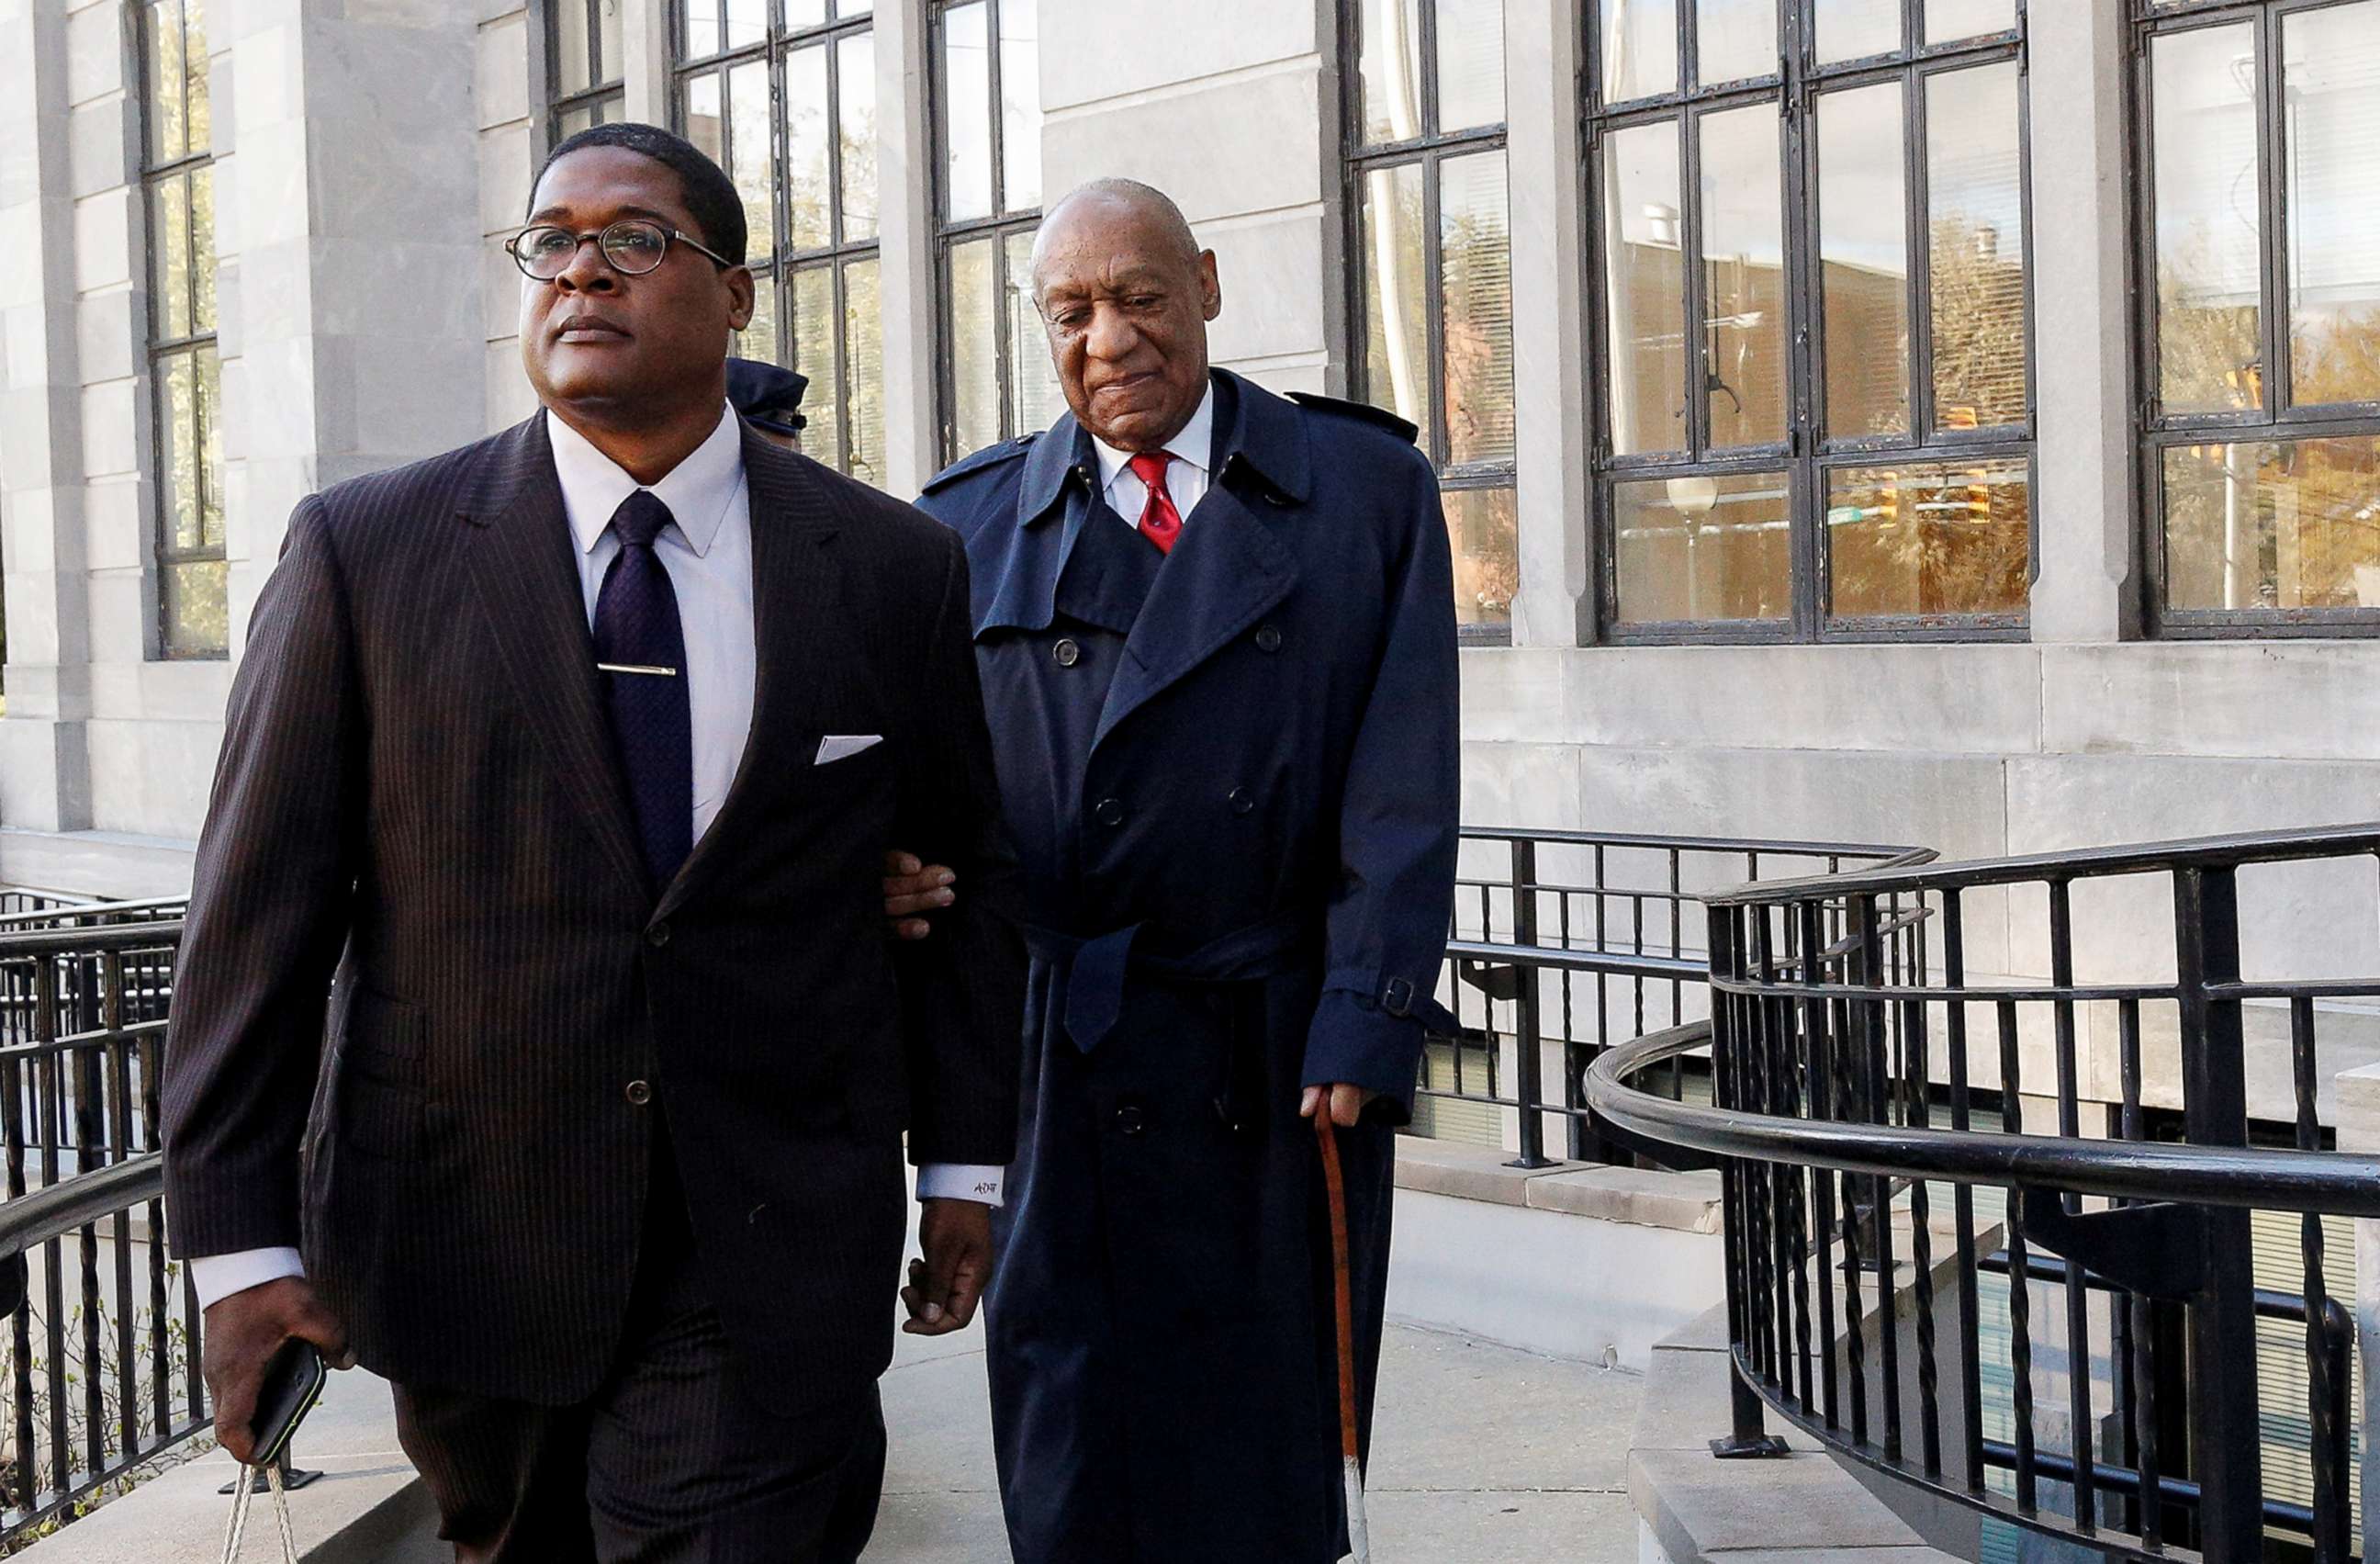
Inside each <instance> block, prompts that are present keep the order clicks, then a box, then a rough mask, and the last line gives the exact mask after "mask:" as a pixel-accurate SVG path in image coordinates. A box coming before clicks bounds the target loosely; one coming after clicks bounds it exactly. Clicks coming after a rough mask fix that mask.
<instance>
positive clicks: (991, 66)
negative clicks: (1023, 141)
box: [983, 0, 1008, 217]
mask: <svg viewBox="0 0 2380 1564" xmlns="http://www.w3.org/2000/svg"><path fill="white" fill-rule="evenodd" d="M983 52H984V117H985V118H987V119H989V120H990V122H991V124H990V131H991V214H992V215H993V216H994V217H1004V216H1006V215H1007V214H1008V149H1007V144H1006V143H1007V123H1006V122H1007V119H1008V116H1007V114H1006V113H1005V112H1004V110H1003V108H1002V103H1003V100H1002V97H1001V93H1002V91H1003V88H1004V85H1005V84H1004V83H1003V82H1002V79H1001V63H1002V62H1001V49H1000V0H983Z"/></svg>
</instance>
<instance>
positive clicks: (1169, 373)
mask: <svg viewBox="0 0 2380 1564" xmlns="http://www.w3.org/2000/svg"><path fill="white" fill-rule="evenodd" d="M1031 278H1032V284H1033V301H1034V303H1035V305H1036V306H1038V308H1039V310H1040V312H1041V319H1042V322H1043V324H1044V325H1045V326H1046V327H1047V328H1048V330H1049V334H1050V360H1051V362H1052V363H1053V364H1054V365H1055V367H1056V369H1057V372H1058V383H1059V385H1061V386H1062V388H1063V389H1064V391H1065V393H1066V405H1067V406H1068V407H1069V408H1072V409H1074V413H1075V419H1076V420H1077V421H1078V422H1081V423H1082V425H1083V427H1084V428H1086V429H1087V430H1089V431H1090V432H1091V433H1092V434H1094V435H1096V436H1097V437H1098V438H1099V439H1101V440H1104V441H1105V442H1107V443H1108V444H1109V445H1111V446H1115V447H1117V448H1118V449H1120V450H1128V451H1143V450H1155V449H1157V448H1158V447H1160V446H1163V445H1164V444H1165V442H1166V441H1168V440H1170V439H1172V437H1173V436H1174V435H1175V434H1179V433H1180V432H1181V430H1182V427H1183V425H1184V424H1185V423H1187V422H1190V418H1191V415H1192V414H1194V413H1196V411H1197V410H1198V403H1199V401H1200V399H1201V398H1203V397H1205V396H1206V394H1207V323H1208V321H1211V320H1213V319H1214V318H1215V317H1216V316H1218V315H1220V314H1221V313H1222V312H1223V289H1222V284H1221V283H1220V281H1219V280H1218V278H1217V275H1216V272H1215V255H1214V252H1213V251H1212V250H1201V249H1199V248H1198V241H1197V239H1196V238H1194V237H1193V236H1192V235H1191V232H1190V225H1189V224H1188V223H1186V222H1184V220H1183V216H1182V212H1181V209H1180V208H1179V207H1177V206H1175V205H1174V204H1173V202H1172V200H1170V199H1169V198H1168V197H1167V196H1166V195H1165V194H1164V192H1162V191H1160V190H1157V189H1151V188H1150V187H1148V186H1147V185H1144V184H1140V183H1138V182H1137V181H1135V180H1131V179H1095V180H1093V181H1091V182H1090V183H1089V184H1087V185H1082V186H1079V187H1077V188H1076V189H1074V190H1072V191H1070V192H1069V193H1068V194H1067V195H1066V196H1064V197H1063V198H1062V199H1061V200H1060V201H1059V202H1058V204H1057V205H1055V206H1053V207H1051V208H1050V213H1049V215H1048V216H1046V217H1044V218H1043V219H1042V222H1041V232H1040V234H1039V235H1038V238H1036V239H1035V240H1034V244H1033V263H1032V272H1031Z"/></svg>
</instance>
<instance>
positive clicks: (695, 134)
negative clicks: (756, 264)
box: [686, 75, 760, 242]
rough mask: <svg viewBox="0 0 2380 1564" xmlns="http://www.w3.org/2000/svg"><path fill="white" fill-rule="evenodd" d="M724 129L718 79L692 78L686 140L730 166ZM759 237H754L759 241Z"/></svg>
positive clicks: (721, 164) (688, 97)
mask: <svg viewBox="0 0 2380 1564" xmlns="http://www.w3.org/2000/svg"><path fill="white" fill-rule="evenodd" d="M723 128H724V127H723V126H722V124H721V121H720V115H719V78H718V77H717V76H715V75H704V76H697V77H692V78H689V79H687V81H686V140H687V141H692V142H693V143H694V144H695V145H696V146H698V147H700V148H701V149H702V151H703V154H704V155H705V156H707V157H709V158H710V161H711V162H713V163H715V164H718V165H720V166H721V167H722V168H724V167H725V166H726V165H727V146H726V142H725V141H724V139H723V137H722V130H723ZM752 238H753V240H754V241H755V242H758V241H759V238H760V236H759V235H758V234H754V235H753V236H752Z"/></svg>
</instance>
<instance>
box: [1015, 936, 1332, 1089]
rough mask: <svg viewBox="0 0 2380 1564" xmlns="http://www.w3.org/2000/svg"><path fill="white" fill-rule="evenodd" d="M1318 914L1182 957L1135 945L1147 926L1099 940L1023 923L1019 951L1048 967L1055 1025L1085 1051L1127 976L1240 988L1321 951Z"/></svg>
mask: <svg viewBox="0 0 2380 1564" xmlns="http://www.w3.org/2000/svg"><path fill="white" fill-rule="evenodd" d="M1322 919H1323V914H1322V912H1321V911H1320V910H1318V909H1316V910H1304V909H1300V910H1294V911H1289V912H1282V913H1280V914H1277V915H1276V916H1273V917H1270V918H1267V919H1266V920H1264V921H1263V922H1262V923H1249V924H1247V925H1245V927H1242V928H1236V929H1233V930H1232V931H1231V932H1230V933H1229V934H1225V935H1217V936H1216V937H1215V938H1213V939H1210V940H1208V942H1207V943H1206V944H1204V945H1202V946H1200V947H1198V948H1196V950H1193V951H1191V952H1189V953H1188V954H1187V955H1183V956H1159V955H1156V954H1153V953H1151V952H1149V951H1147V950H1139V949H1135V941H1136V940H1138V938H1139V937H1140V935H1142V934H1143V933H1144V932H1146V931H1147V928H1148V925H1147V923H1128V924H1126V925H1125V926H1124V927H1123V928H1120V929H1111V930H1110V931H1108V932H1107V933H1106V934H1101V935H1072V934H1065V933H1062V932H1061V931H1060V930H1057V929H1050V928H1042V927H1038V926H1036V925H1033V924H1027V925H1026V930H1025V944H1026V948H1027V949H1028V950H1030V951H1031V952H1032V953H1033V955H1034V957H1035V958H1036V959H1039V960H1043V961H1047V962H1049V963H1050V965H1051V966H1052V967H1055V968H1056V969H1057V970H1058V971H1059V974H1060V982H1061V984H1062V992H1063V994H1064V1001H1063V1002H1064V1006H1065V1008H1064V1010H1063V1012H1062V1016H1061V1022H1062V1025H1063V1026H1064V1027H1065V1029H1066V1035H1067V1036H1068V1037H1070V1038H1072V1039H1074V1043H1075V1047H1077V1048H1079V1049H1081V1050H1082V1051H1083V1052H1084V1053H1086V1054H1087V1053H1089V1052H1090V1051H1091V1050H1092V1049H1094V1048H1096V1047H1098V1046H1099V1045H1100V1044H1101V1043H1102V1042H1104V1041H1106V1039H1107V1035H1108V1033H1109V1032H1112V1031H1114V1030H1115V1024H1116V1021H1117V1020H1118V1018H1120V1017H1121V1016H1122V1015H1123V985H1124V984H1125V982H1126V981H1127V980H1129V979H1131V978H1134V977H1143V978H1156V979H1159V980H1160V981H1163V982H1172V983H1247V982H1250V981H1252V980H1254V979H1257V978H1267V977H1273V976H1277V975H1278V974H1280V973H1281V972H1285V971H1292V970H1293V969H1294V968H1295V967H1296V966H1297V964H1298V961H1299V959H1300V958H1301V957H1304V956H1305V955H1307V954H1308V953H1309V952H1311V951H1313V950H1316V949H1318V948H1319V947H1320V946H1321V937H1322Z"/></svg>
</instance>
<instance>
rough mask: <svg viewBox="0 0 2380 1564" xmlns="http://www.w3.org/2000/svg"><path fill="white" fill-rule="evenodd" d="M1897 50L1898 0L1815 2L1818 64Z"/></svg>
mask: <svg viewBox="0 0 2380 1564" xmlns="http://www.w3.org/2000/svg"><path fill="white" fill-rule="evenodd" d="M1899 50H1900V0H1818V63H1819V64H1820V65H1834V64H1837V63H1839V62H1840V61H1843V60H1864V59H1866V58H1867V57H1869V56H1870V55H1890V54H1895V53H1898V52H1899Z"/></svg>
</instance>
